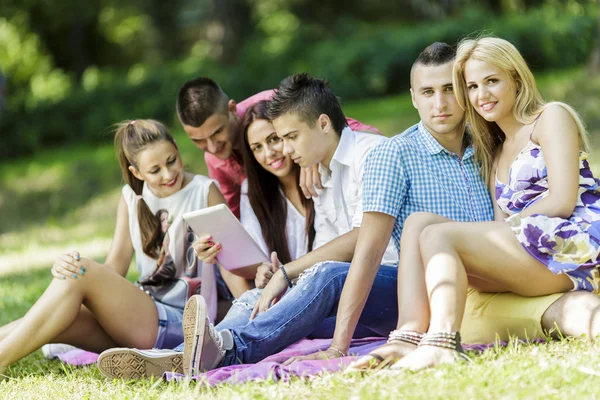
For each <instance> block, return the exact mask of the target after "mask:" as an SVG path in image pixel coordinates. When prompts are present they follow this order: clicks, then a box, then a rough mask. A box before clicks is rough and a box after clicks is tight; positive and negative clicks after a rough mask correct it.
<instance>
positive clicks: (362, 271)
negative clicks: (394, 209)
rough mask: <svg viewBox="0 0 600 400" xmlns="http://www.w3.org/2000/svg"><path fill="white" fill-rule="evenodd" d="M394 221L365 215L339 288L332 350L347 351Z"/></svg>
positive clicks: (379, 215)
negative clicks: (343, 281)
mask: <svg viewBox="0 0 600 400" xmlns="http://www.w3.org/2000/svg"><path fill="white" fill-rule="evenodd" d="M395 223H396V219H395V218H394V217H392V216H391V215H388V214H383V213H378V212H367V213H364V214H363V220H362V225H361V228H360V232H359V235H358V241H357V243H356V248H355V251H354V258H353V259H352V263H351V264H350V270H349V271H348V276H347V278H346V283H344V288H343V289H342V296H341V297H340V303H339V306H338V312H337V317H336V324H335V333H334V335H333V341H332V343H331V347H333V348H335V349H338V350H340V351H342V352H344V353H347V352H348V348H349V347H350V341H351V340H352V335H353V334H354V330H355V329H356V325H357V324H358V319H359V318H360V314H361V313H362V311H363V308H364V307H365V303H366V302H367V298H368V297H369V293H370V292H371V287H372V286H373V282H374V281H375V276H376V275H377V271H378V270H379V265H380V262H381V259H382V257H383V253H385V250H386V248H387V246H388V243H389V242H390V237H391V236H392V229H393V228H394V224H395Z"/></svg>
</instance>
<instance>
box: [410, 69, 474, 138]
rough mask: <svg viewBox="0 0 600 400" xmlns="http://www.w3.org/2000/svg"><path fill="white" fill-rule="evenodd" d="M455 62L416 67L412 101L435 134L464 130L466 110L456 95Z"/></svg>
mask: <svg viewBox="0 0 600 400" xmlns="http://www.w3.org/2000/svg"><path fill="white" fill-rule="evenodd" d="M452 65H453V63H452V62H448V63H446V64H442V65H436V66H425V65H419V64H417V65H416V66H415V69H414V70H413V74H412V82H411V86H412V88H411V90H410V92H411V96H412V102H413V105H414V107H415V108H416V109H417V111H418V112H419V117H421V121H422V122H423V125H425V127H426V128H427V130H428V131H429V132H430V133H431V134H432V135H434V136H436V135H444V134H448V133H455V131H456V130H457V129H461V130H462V126H463V125H462V122H463V117H464V115H465V113H464V111H463V110H462V109H461V108H460V106H459V105H458V101H457V100H456V97H455V96H454V91H453V88H452ZM457 133H460V134H462V132H457Z"/></svg>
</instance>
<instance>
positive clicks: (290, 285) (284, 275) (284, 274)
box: [279, 265, 293, 289]
mask: <svg viewBox="0 0 600 400" xmlns="http://www.w3.org/2000/svg"><path fill="white" fill-rule="evenodd" d="M279 269H280V270H281V273H282V274H283V277H284V278H285V281H286V282H287V285H288V287H289V288H290V289H291V288H292V286H293V285H292V281H290V278H289V277H288V275H287V272H285V268H283V265H280V266H279Z"/></svg>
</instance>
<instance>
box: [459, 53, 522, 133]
mask: <svg viewBox="0 0 600 400" xmlns="http://www.w3.org/2000/svg"><path fill="white" fill-rule="evenodd" d="M464 75H465V81H466V83H467V91H468V94H469V101H470V102H471V105H472V106H473V108H474V109H475V111H476V112H477V113H478V114H479V115H481V116H482V117H483V118H484V119H485V120H486V121H489V122H496V123H498V122H501V121H503V120H505V119H507V118H513V108H514V106H515V102H516V97H517V88H516V84H515V83H514V80H513V79H512V78H511V77H510V76H509V75H508V74H507V73H506V72H504V71H503V70H502V69H500V68H498V67H497V66H495V65H493V64H490V63H487V62H485V61H479V60H475V59H470V60H468V61H467V62H466V63H465V74H464Z"/></svg>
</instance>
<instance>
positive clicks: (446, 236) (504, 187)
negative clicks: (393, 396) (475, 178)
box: [390, 37, 600, 369]
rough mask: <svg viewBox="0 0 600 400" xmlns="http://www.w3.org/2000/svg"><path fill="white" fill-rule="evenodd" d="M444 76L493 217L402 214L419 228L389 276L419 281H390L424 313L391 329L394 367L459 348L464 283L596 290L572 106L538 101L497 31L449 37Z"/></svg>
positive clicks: (582, 135) (593, 225)
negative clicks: (398, 349) (417, 274)
mask: <svg viewBox="0 0 600 400" xmlns="http://www.w3.org/2000/svg"><path fill="white" fill-rule="evenodd" d="M453 86H454V90H455V93H456V96H457V98H458V101H459V104H460V106H461V107H462V108H463V109H465V111H466V118H467V122H468V123H469V125H470V128H471V131H472V135H473V143H474V147H475V155H476V157H477V159H478V161H479V162H480V163H481V174H482V177H483V179H484V180H485V182H487V183H488V185H489V188H490V192H491V194H492V198H493V201H494V221H493V222H474V223H470V222H469V223H459V222H452V221H450V220H448V219H445V218H443V217H440V216H437V215H434V214H428V213H416V214H413V215H411V216H410V217H409V218H408V219H407V222H406V225H405V230H406V229H410V228H411V227H420V232H421V234H420V237H419V241H418V242H417V243H418V245H417V246H415V247H414V248H404V247H403V248H402V249H401V253H404V254H403V255H404V256H406V257H409V255H414V256H410V257H409V258H410V259H411V260H414V262H412V263H410V265H402V266H401V268H400V274H401V275H405V276H409V275H410V274H411V273H413V276H414V272H411V271H415V270H416V269H421V268H424V269H425V279H424V281H420V282H415V281H414V280H410V281H409V280H407V279H404V280H403V279H399V281H400V282H402V285H404V286H406V287H405V288H403V287H400V288H399V290H400V292H402V291H404V290H409V288H408V286H410V290H412V292H414V293H415V294H416V296H415V297H414V298H413V299H412V300H413V302H412V304H411V305H410V306H411V307H415V308H416V307H420V308H422V309H425V310H428V311H429V312H428V313H427V312H425V313H423V314H420V315H419V316H418V317H416V318H418V320H417V319H415V318H413V319H412V320H410V321H409V320H407V321H405V323H404V325H403V326H402V327H401V328H400V329H399V330H398V332H399V335H398V338H397V339H398V340H404V341H406V342H409V343H410V345H411V346H413V347H414V349H415V350H414V351H412V352H411V353H410V354H409V355H408V356H406V357H405V358H403V359H401V360H400V361H398V362H397V363H396V364H394V365H393V366H392V368H393V369H395V368H410V369H421V368H426V367H430V366H434V365H437V364H441V363H452V362H456V360H458V359H460V358H465V356H464V353H463V350H462V347H461V342H460V334H459V332H458V331H459V329H460V326H461V322H462V316H463V312H464V307H465V299H466V293H467V287H468V286H472V287H474V288H476V289H478V290H480V291H484V292H514V293H517V294H519V295H522V296H541V295H547V294H552V293H561V292H566V291H570V290H585V291H590V292H595V293H598V291H599V283H600V278H599V274H598V265H599V264H600V257H599V250H600V191H599V190H598V183H599V181H598V180H597V179H596V178H594V176H593V175H592V171H591V170H590V167H589V164H588V161H587V154H586V153H585V150H586V149H587V138H586V132H585V129H584V127H583V124H582V122H581V120H580V119H579V117H578V116H577V114H576V113H575V111H574V110H573V109H572V108H571V107H569V106H568V105H566V104H563V103H556V102H554V103H545V102H544V100H543V99H542V97H541V95H540V93H539V91H538V89H537V86H536V84H535V80H534V78H533V75H532V73H531V71H530V70H529V68H528V66H527V64H526V63H525V61H524V59H523V57H522V56H521V54H519V52H518V50H517V49H516V48H515V47H514V46H513V45H512V44H511V43H509V42H508V41H506V40H503V39H499V38H493V37H484V38H479V39H474V40H473V39H468V40H464V41H462V42H461V43H460V44H459V46H458V50H457V57H456V62H455V65H454V70H453ZM423 227H424V228H423ZM414 242H415V241H407V243H414ZM407 253H408V254H407ZM402 285H401V286H402ZM401 306H402V305H401ZM406 332H410V337H409V336H407V335H406ZM400 333H402V334H400ZM403 335H404V336H403ZM390 337H395V336H394V333H392V335H390ZM407 338H408V339H410V340H408V339H407Z"/></svg>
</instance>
